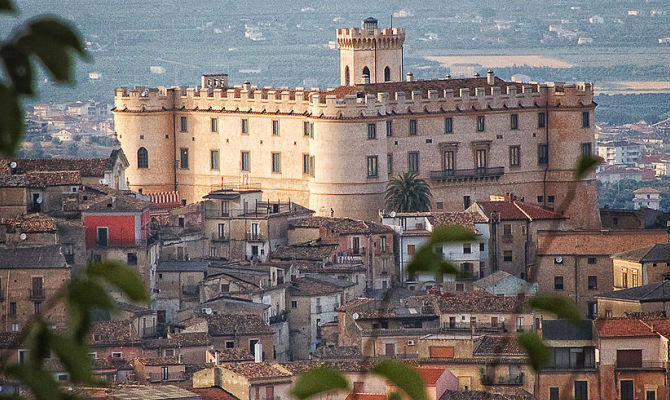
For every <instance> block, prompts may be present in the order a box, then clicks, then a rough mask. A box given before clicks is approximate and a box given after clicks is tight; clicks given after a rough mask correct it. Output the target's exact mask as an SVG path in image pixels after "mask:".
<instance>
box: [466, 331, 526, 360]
mask: <svg viewBox="0 0 670 400" xmlns="http://www.w3.org/2000/svg"><path fill="white" fill-rule="evenodd" d="M473 353H474V355H475V356H500V355H501V354H504V355H505V356H523V355H525V353H524V351H523V350H522V349H521V348H520V347H519V344H518V343H517V341H516V336H488V335H486V336H482V337H480V338H479V339H477V340H476V341H475V348H474V350H473Z"/></svg>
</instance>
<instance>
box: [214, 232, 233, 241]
mask: <svg viewBox="0 0 670 400" xmlns="http://www.w3.org/2000/svg"><path fill="white" fill-rule="evenodd" d="M229 240H230V233H228V232H226V233H224V234H223V235H221V234H219V232H212V241H213V242H227V241H229Z"/></svg>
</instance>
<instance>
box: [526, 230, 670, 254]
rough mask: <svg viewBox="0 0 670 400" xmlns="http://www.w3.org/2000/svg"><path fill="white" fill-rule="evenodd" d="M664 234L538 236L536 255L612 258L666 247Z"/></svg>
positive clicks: (612, 233) (619, 231) (571, 232)
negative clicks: (655, 247) (639, 249)
mask: <svg viewBox="0 0 670 400" xmlns="http://www.w3.org/2000/svg"><path fill="white" fill-rule="evenodd" d="M669 238H670V237H669V236H668V232H666V231H665V230H660V229H659V230H650V229H646V230H629V231H624V230H617V231H569V232H551V231H539V232H538V246H537V249H538V251H537V254H538V255H572V254H575V255H608V256H609V255H612V254H615V253H620V252H623V251H628V250H633V249H638V248H641V247H645V246H651V245H653V244H656V243H668V239H669Z"/></svg>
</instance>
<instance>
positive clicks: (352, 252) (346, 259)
mask: <svg viewBox="0 0 670 400" xmlns="http://www.w3.org/2000/svg"><path fill="white" fill-rule="evenodd" d="M364 255H365V247H359V248H357V249H356V248H353V249H347V250H344V251H342V252H340V253H339V254H338V255H337V263H338V264H361V263H363V256H364Z"/></svg>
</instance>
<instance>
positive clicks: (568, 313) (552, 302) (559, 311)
mask: <svg viewBox="0 0 670 400" xmlns="http://www.w3.org/2000/svg"><path fill="white" fill-rule="evenodd" d="M528 305H529V306H530V307H532V308H534V309H537V310H542V311H548V312H550V313H552V314H554V315H556V317H557V318H558V319H567V320H568V321H572V322H581V321H582V320H583V318H582V313H581V312H580V311H579V309H578V308H577V306H575V303H573V302H572V301H570V300H568V299H566V298H565V297H561V296H552V295H548V294H540V295H537V296H535V297H533V298H532V299H530V300H529V301H528Z"/></svg>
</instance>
